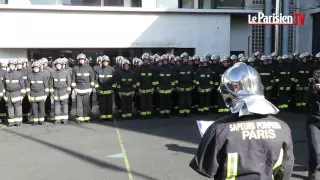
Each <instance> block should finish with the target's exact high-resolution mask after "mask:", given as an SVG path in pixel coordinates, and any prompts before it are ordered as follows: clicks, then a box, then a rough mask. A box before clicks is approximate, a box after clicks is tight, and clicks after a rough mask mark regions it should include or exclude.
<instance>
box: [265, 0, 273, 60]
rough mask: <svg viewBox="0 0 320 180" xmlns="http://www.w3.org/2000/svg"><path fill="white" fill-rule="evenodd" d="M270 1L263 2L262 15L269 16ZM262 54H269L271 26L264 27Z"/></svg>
mask: <svg viewBox="0 0 320 180" xmlns="http://www.w3.org/2000/svg"><path fill="white" fill-rule="evenodd" d="M271 5H272V0H265V5H264V13H265V15H266V16H269V15H271V11H272V10H271ZM264 54H267V55H269V54H271V26H270V25H266V26H265V27H264Z"/></svg>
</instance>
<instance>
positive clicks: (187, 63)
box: [0, 52, 320, 126]
mask: <svg viewBox="0 0 320 180" xmlns="http://www.w3.org/2000/svg"><path fill="white" fill-rule="evenodd" d="M319 58H320V53H318V54H317V55H316V56H315V57H314V56H312V54H310V53H303V54H298V53H294V54H293V55H283V56H277V54H276V53H272V54H271V55H270V56H265V55H261V54H260V53H259V52H257V53H255V55H254V57H252V58H247V57H244V56H243V55H242V54H240V55H238V56H236V55H232V56H231V57H229V56H224V57H222V58H220V56H219V55H212V56H211V55H210V54H208V53H206V54H205V55H204V56H203V57H199V56H197V55H195V56H193V57H190V56H189V55H188V54H187V53H182V54H181V56H177V57H175V56H174V55H169V54H164V55H162V56H159V55H157V54H155V55H153V56H150V55H149V54H147V53H145V54H143V55H142V57H141V59H138V58H134V59H133V60H131V62H130V61H129V60H127V59H126V58H123V57H121V56H119V57H117V58H116V60H115V61H116V62H115V65H114V66H110V65H109V63H110V59H109V57H108V56H99V57H97V60H96V63H95V65H92V66H90V65H89V64H92V63H90V62H89V61H88V59H87V57H86V56H85V55H84V54H79V55H78V56H77V63H75V62H74V60H72V59H67V58H64V57H61V58H58V59H56V60H55V61H54V62H53V63H52V65H51V67H50V66H48V60H47V59H46V58H42V59H40V60H37V61H33V62H32V64H31V65H29V62H28V61H27V60H26V59H18V60H9V61H8V62H7V63H2V64H1V66H2V69H1V70H0V77H1V79H2V81H0V92H3V93H0V95H1V96H2V97H3V98H2V101H1V103H0V106H1V107H0V116H1V117H2V119H3V120H6V122H7V123H8V126H13V125H17V126H19V125H21V123H22V121H23V116H25V117H26V119H28V121H31V122H32V123H33V124H43V122H44V120H45V117H46V114H48V113H50V111H51V107H53V108H52V111H53V114H54V117H53V120H54V123H66V122H67V121H68V119H69V113H70V110H71V106H72V98H71V97H72V96H71V95H72V93H74V97H75V101H76V120H77V122H79V123H80V122H85V121H90V119H91V109H92V94H93V93H92V92H94V91H93V90H94V89H95V90H96V92H97V95H98V103H99V110H100V119H102V120H112V118H113V105H114V103H115V105H116V107H117V109H118V110H119V112H120V113H121V117H122V118H124V119H130V118H132V116H133V106H134V107H135V108H136V109H137V112H138V113H139V115H140V116H141V117H142V118H149V117H151V116H152V114H153V112H154V109H156V110H157V112H158V113H159V114H160V116H161V117H168V116H170V114H171V113H172V111H176V112H177V113H179V114H180V115H182V116H185V115H189V114H190V113H191V112H192V111H193V110H194V111H197V112H199V113H204V114H206V113H208V112H209V111H216V112H219V113H226V112H228V111H229V109H228V108H227V107H226V106H225V103H224V101H223V99H222V97H221V96H220V93H219V92H218V91H219V89H218V87H219V83H220V79H221V76H222V74H223V73H224V72H225V71H226V70H227V69H228V68H229V67H230V66H231V65H233V64H234V63H236V62H239V61H241V62H245V63H247V64H249V65H250V66H253V67H255V68H256V69H257V71H258V72H259V74H260V77H261V80H262V83H263V85H264V93H265V96H266V98H267V99H268V100H270V101H273V102H274V103H276V104H277V106H278V108H279V109H280V110H286V109H289V108H294V110H295V111H298V110H299V111H303V110H304V109H305V107H306V103H307V90H308V79H309V78H310V76H311V74H312V70H313V69H316V68H318V67H319V65H320V63H319V61H318V60H319Z"/></svg>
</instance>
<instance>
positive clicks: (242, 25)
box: [230, 16, 251, 56]
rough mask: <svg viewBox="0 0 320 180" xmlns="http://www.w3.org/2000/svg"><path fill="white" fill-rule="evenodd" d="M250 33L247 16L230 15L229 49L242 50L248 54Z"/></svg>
mask: <svg viewBox="0 0 320 180" xmlns="http://www.w3.org/2000/svg"><path fill="white" fill-rule="evenodd" d="M250 34H251V32H250V26H248V17H247V16H231V28H230V36H231V42H230V51H244V53H245V55H246V56H248V53H249V51H250V49H249V50H248V36H249V35H250Z"/></svg>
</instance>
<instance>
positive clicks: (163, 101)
mask: <svg viewBox="0 0 320 180" xmlns="http://www.w3.org/2000/svg"><path fill="white" fill-rule="evenodd" d="M168 60H169V57H168V55H162V57H161V61H162V66H161V67H159V69H158V72H157V74H156V75H155V76H156V79H157V80H156V81H157V84H158V85H157V91H158V92H159V98H158V99H159V113H160V116H161V117H169V116H170V113H171V96H172V90H173V88H174V85H175V79H174V77H175V76H174V70H173V68H170V67H169V62H168Z"/></svg>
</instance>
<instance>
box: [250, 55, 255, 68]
mask: <svg viewBox="0 0 320 180" xmlns="http://www.w3.org/2000/svg"><path fill="white" fill-rule="evenodd" d="M256 61H257V60H256V59H254V57H250V58H249V59H248V65H249V66H251V67H253V68H257V63H256Z"/></svg>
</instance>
